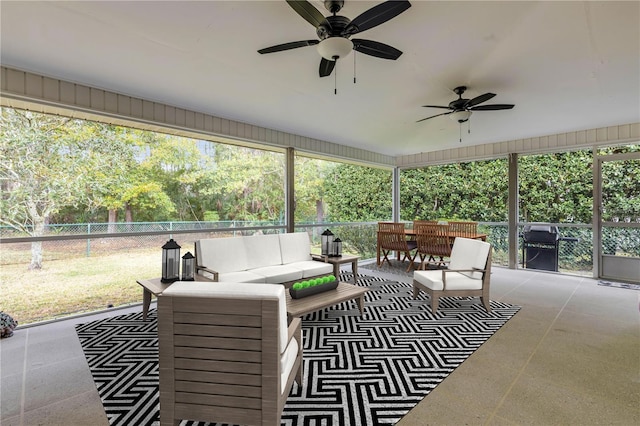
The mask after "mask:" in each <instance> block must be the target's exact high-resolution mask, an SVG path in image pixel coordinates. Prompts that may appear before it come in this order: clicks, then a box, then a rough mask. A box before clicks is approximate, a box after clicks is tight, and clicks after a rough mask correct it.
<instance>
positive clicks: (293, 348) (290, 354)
mask: <svg viewBox="0 0 640 426" xmlns="http://www.w3.org/2000/svg"><path fill="white" fill-rule="evenodd" d="M297 356H298V341H297V340H296V339H291V340H290V341H289V344H288V345H287V349H285V351H284V353H283V354H282V356H281V357H280V392H281V393H282V392H284V386H285V385H286V384H287V379H288V378H289V374H291V370H292V369H293V364H295V362H296V357H297Z"/></svg>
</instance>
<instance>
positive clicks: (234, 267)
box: [195, 232, 333, 287]
mask: <svg viewBox="0 0 640 426" xmlns="http://www.w3.org/2000/svg"><path fill="white" fill-rule="evenodd" d="M195 253H196V256H195V257H196V273H198V274H202V275H205V276H207V277H208V278H211V279H213V280H214V281H223V282H242V283H270V284H284V285H285V286H287V287H290V286H291V285H292V284H293V283H294V282H295V281H299V280H302V279H310V278H313V277H319V276H324V275H329V274H331V273H333V265H331V264H330V263H327V262H326V258H324V257H322V256H319V255H312V254H311V242H310V241H309V236H308V235H307V233H306V232H294V233H288V234H269V235H253V236H249V237H228V238H207V239H201V240H198V241H196V243H195Z"/></svg>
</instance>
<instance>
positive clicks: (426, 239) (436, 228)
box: [414, 223, 451, 270]
mask: <svg viewBox="0 0 640 426" xmlns="http://www.w3.org/2000/svg"><path fill="white" fill-rule="evenodd" d="M414 230H415V231H416V243H417V245H418V248H417V255H418V256H419V257H420V269H422V270H424V269H425V267H426V264H427V263H430V262H434V263H435V264H436V265H444V258H445V257H449V256H451V244H450V243H449V225H439V224H437V223H418V224H416V227H415V228H414ZM427 257H428V258H427ZM436 257H437V258H438V260H436Z"/></svg>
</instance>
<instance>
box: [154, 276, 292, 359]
mask: <svg viewBox="0 0 640 426" xmlns="http://www.w3.org/2000/svg"><path fill="white" fill-rule="evenodd" d="M284 291H285V289H284V286H283V285H281V284H260V285H256V284H250V283H229V282H197V281H176V282H175V283H173V284H172V285H171V286H170V287H169V288H168V289H166V290H165V291H164V292H162V296H187V297H209V298H212V299H216V298H220V299H243V298H244V299H248V300H250V299H277V300H278V301H279V302H278V321H279V328H280V339H279V342H278V343H279V345H280V346H279V349H280V354H284V352H285V350H286V349H287V346H289V342H288V337H289V330H288V320H287V303H286V299H285V293H284ZM296 351H297V349H296Z"/></svg>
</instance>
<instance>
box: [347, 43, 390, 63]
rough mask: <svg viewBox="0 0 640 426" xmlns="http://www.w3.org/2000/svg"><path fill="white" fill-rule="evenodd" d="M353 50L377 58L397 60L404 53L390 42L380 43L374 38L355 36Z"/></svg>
mask: <svg viewBox="0 0 640 426" xmlns="http://www.w3.org/2000/svg"><path fill="white" fill-rule="evenodd" d="M351 41H352V42H353V50H356V51H358V52H360V53H364V54H366V55H371V56H375V57H376V58H382V59H391V60H396V59H398V58H399V57H400V55H402V52H401V51H399V50H398V49H396V48H395V47H392V46H389V45H388V44H384V43H380V42H378V41H373V40H362V39H359V38H354V39H352V40H351Z"/></svg>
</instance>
